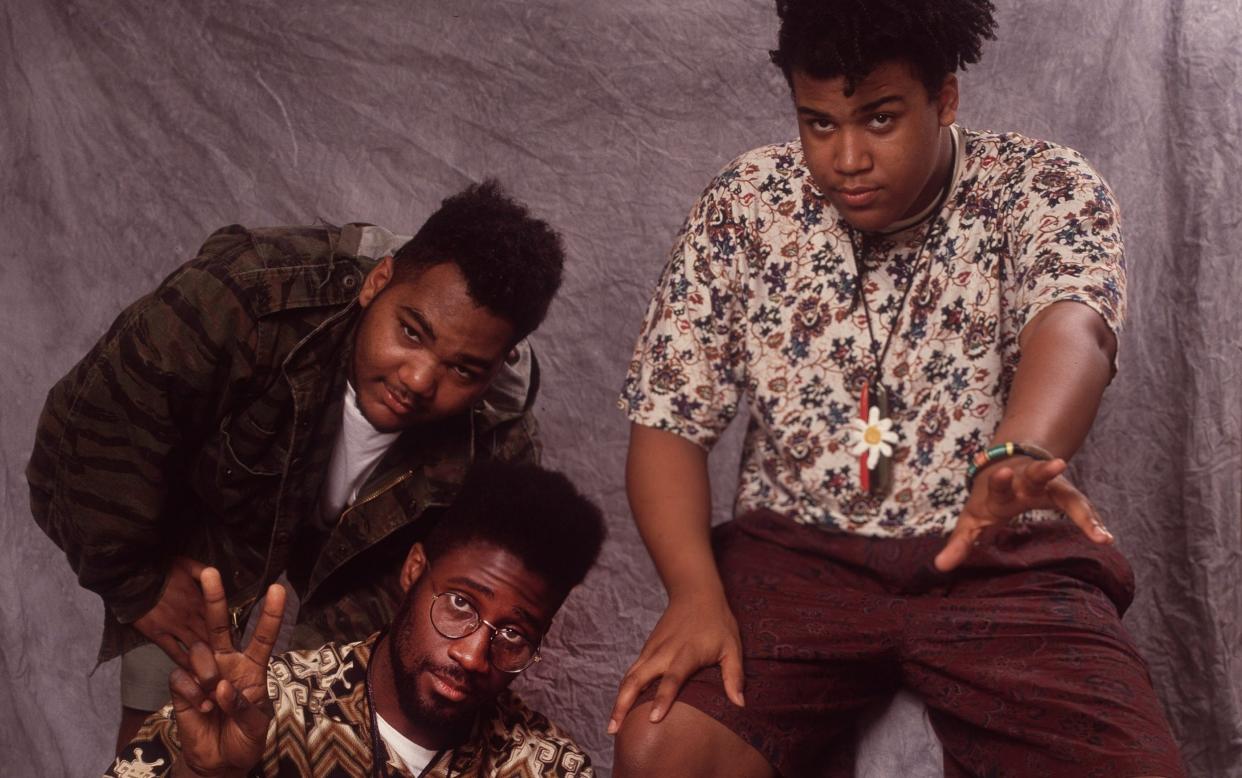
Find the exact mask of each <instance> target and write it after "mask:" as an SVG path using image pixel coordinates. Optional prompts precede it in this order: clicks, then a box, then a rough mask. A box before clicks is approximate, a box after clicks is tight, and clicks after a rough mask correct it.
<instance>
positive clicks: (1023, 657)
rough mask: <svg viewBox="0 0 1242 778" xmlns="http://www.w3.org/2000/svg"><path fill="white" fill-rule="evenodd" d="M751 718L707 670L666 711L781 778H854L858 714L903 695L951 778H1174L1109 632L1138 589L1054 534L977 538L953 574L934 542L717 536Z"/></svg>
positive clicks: (732, 532) (741, 524) (744, 526)
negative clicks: (729, 736)
mask: <svg viewBox="0 0 1242 778" xmlns="http://www.w3.org/2000/svg"><path fill="white" fill-rule="evenodd" d="M713 544H714V546H715V551H716V559H717V563H718V564H719V567H720V572H721V577H722V578H723V580H724V585H725V590H726V592H727V594H728V597H729V603H730V605H731V606H732V608H733V612H734V614H735V615H736V617H737V620H738V624H739V626H740V628H741V633H742V647H743V653H744V662H745V672H746V707H745V708H737V707H735V706H734V705H732V704H731V703H729V702H728V700H727V699H726V698H725V697H724V694H723V691H722V687H721V681H720V672H719V670H718V669H717V668H709V669H705V670H703V671H700V672H699V673H698V674H697V675H695V676H694V677H693V678H692V679H691V681H690V682H689V683H687V684H686V686H685V688H684V689H683V691H682V693H681V696H680V697H679V699H680V700H681V701H683V702H687V703H689V704H691V705H693V706H695V707H696V708H699V709H700V710H703V711H704V712H706V713H708V714H709V715H711V716H713V717H714V718H716V719H717V720H719V721H721V722H722V723H724V724H725V725H726V726H728V727H729V728H730V729H732V730H733V731H734V732H736V733H737V734H738V735H740V736H741V737H742V738H743V739H744V740H745V741H747V742H748V743H750V744H751V745H753V746H754V747H755V748H757V749H758V750H759V751H760V752H761V753H763V754H764V755H765V756H766V757H767V758H768V759H769V760H770V761H771V762H772V764H773V765H775V766H776V768H777V769H778V770H779V771H780V773H781V774H782V775H783V776H785V778H803V777H804V776H820V775H823V776H849V775H852V769H853V751H854V742H855V735H856V724H857V722H858V721H859V718H860V715H861V714H862V713H863V712H864V710H865V709H867V708H869V707H871V706H873V705H876V704H882V703H883V701H885V700H887V698H889V697H890V696H891V695H892V694H893V693H894V692H895V691H896V689H897V688H898V687H899V686H905V687H907V688H909V689H911V690H912V691H913V692H914V693H915V694H917V695H918V696H920V697H921V698H922V699H923V700H924V701H925V702H926V704H927V707H928V711H929V715H930V717H931V722H932V726H933V727H934V728H935V730H936V733H937V734H938V735H939V737H940V740H941V742H942V744H943V746H944V761H945V773H946V775H947V776H959V775H976V776H988V777H989V778H1001V776H1041V777H1042V776H1107V777H1108V778H1121V777H1122V776H1135V775H1164V776H1182V775H1184V774H1185V772H1184V769H1183V767H1182V763H1181V759H1180V757H1179V755H1178V750H1177V746H1176V745H1175V744H1174V742H1173V739H1172V735H1171V733H1170V730H1169V725H1168V723H1167V721H1166V720H1165V717H1164V714H1163V713H1162V711H1161V708H1160V704H1159V701H1158V700H1157V699H1156V695H1155V693H1154V691H1153V690H1152V685H1151V680H1150V677H1149V676H1148V672H1147V665H1146V663H1145V662H1144V661H1143V659H1142V657H1140V656H1139V654H1138V652H1137V651H1136V650H1135V648H1134V643H1133V641H1132V640H1131V638H1130V636H1129V635H1128V634H1127V633H1126V630H1125V628H1124V627H1123V626H1122V625H1121V619H1120V616H1121V614H1122V613H1123V612H1124V611H1125V609H1126V607H1127V606H1128V605H1129V604H1130V601H1131V599H1132V598H1133V594H1134V577H1133V574H1132V572H1131V571H1130V567H1129V565H1128V564H1127V563H1126V561H1125V559H1124V558H1123V557H1122V556H1121V554H1120V553H1118V552H1117V551H1116V550H1115V549H1113V548H1110V547H1101V546H1095V545H1094V544H1092V543H1091V542H1090V541H1088V540H1087V539H1086V538H1084V537H1083V536H1082V534H1081V532H1080V531H1079V530H1078V528H1077V527H1075V526H1074V525H1072V524H1070V523H1069V522H1068V521H1066V522H1056V523H1049V524H1039V525H1029V526H999V527H993V528H990V529H989V530H988V531H987V532H985V534H984V535H983V536H982V537H981V542H980V543H979V544H978V546H977V547H976V548H975V550H974V551H973V552H972V553H971V555H970V557H969V559H968V560H967V561H966V562H965V563H964V564H963V565H962V566H961V567H960V568H959V569H958V570H956V571H954V572H953V573H952V574H949V575H944V574H940V573H938V572H936V570H935V569H934V567H933V566H932V559H933V558H934V557H935V555H936V554H937V553H938V552H939V550H940V548H941V547H942V546H943V544H944V538H943V537H939V536H934V537H923V538H912V539H903V540H889V539H874V538H864V537H858V536H851V535H846V534H842V533H831V532H825V531H823V530H820V529H817V528H815V527H807V526H802V525H798V524H795V523H794V522H792V521H790V520H789V519H787V518H785V517H782V516H779V515H777V514H774V513H771V512H766V511H758V512H755V513H750V514H747V515H745V516H742V517H740V518H738V519H736V520H735V521H731V522H729V523H727V524H724V525H721V526H719V527H717V528H716V529H715V531H714V533H713Z"/></svg>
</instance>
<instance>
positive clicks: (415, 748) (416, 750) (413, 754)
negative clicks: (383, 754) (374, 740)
mask: <svg viewBox="0 0 1242 778" xmlns="http://www.w3.org/2000/svg"><path fill="white" fill-rule="evenodd" d="M375 722H376V724H378V725H379V736H380V739H381V740H383V741H384V745H385V746H387V747H388V753H389V754H391V755H392V756H394V757H395V758H396V759H397V761H399V762H400V763H401V767H402V768H404V769H405V771H406V772H408V773H409V774H410V775H418V774H419V773H421V772H422V771H423V770H426V769H427V765H429V764H431V762H432V760H434V759H435V758H436V752H435V751H432V750H431V749H428V748H423V747H422V746H420V745H419V744H418V743H415V742H414V741H413V740H410V739H409V738H408V737H406V736H405V735H402V734H401V733H400V732H398V731H397V730H396V729H395V728H394V727H393V726H392V725H391V724H389V723H388V722H387V721H384V717H383V716H381V715H379V711H376V712H375Z"/></svg>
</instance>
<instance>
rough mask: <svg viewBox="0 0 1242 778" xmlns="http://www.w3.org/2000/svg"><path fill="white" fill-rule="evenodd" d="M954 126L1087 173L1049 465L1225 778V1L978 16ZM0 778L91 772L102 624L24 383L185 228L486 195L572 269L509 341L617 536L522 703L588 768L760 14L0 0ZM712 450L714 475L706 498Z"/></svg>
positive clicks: (197, 233) (640, 564)
mask: <svg viewBox="0 0 1242 778" xmlns="http://www.w3.org/2000/svg"><path fill="white" fill-rule="evenodd" d="M998 4H999V5H1001V6H1003V7H1002V8H1001V9H1000V12H999V17H1000V22H1001V27H1000V40H998V41H996V42H994V43H992V44H990V45H989V46H988V47H987V49H986V56H985V62H984V64H982V65H980V66H978V67H976V68H975V69H973V70H971V71H970V72H969V73H967V74H966V76H965V77H964V79H963V89H962V101H963V108H962V120H963V123H965V124H968V125H970V126H976V127H983V128H992V129H1016V130H1020V131H1023V132H1026V133H1028V134H1031V135H1035V136H1038V137H1045V138H1050V139H1053V140H1057V141H1060V142H1063V143H1066V144H1068V145H1071V146H1074V147H1076V148H1078V149H1080V150H1081V151H1083V152H1084V153H1085V154H1086V155H1087V156H1088V158H1090V159H1091V160H1092V161H1093V162H1094V163H1095V164H1096V166H1097V167H1098V168H1099V169H1100V170H1101V171H1102V172H1103V173H1104V174H1105V176H1106V177H1107V178H1108V179H1109V180H1110V181H1111V183H1112V184H1113V186H1114V188H1115V189H1116V191H1117V194H1118V196H1119V198H1120V201H1121V203H1122V206H1123V209H1124V214H1125V216H1126V217H1127V218H1126V227H1127V239H1128V240H1127V242H1128V245H1129V249H1130V250H1129V258H1130V271H1131V323H1130V325H1129V326H1128V328H1127V329H1126V331H1125V333H1124V335H1123V338H1122V346H1123V356H1122V369H1121V373H1120V374H1119V376H1118V378H1117V380H1116V381H1115V382H1114V384H1113V386H1112V388H1111V390H1110V391H1109V394H1108V396H1107V398H1106V403H1105V407H1104V409H1103V411H1102V414H1101V418H1100V420H1099V422H1098V423H1097V424H1096V428H1095V432H1094V433H1093V435H1092V437H1091V439H1090V442H1089V444H1088V446H1087V450H1086V451H1085V452H1084V453H1083V454H1082V455H1081V457H1080V458H1079V459H1078V460H1077V461H1076V463H1075V468H1074V469H1075V473H1076V477H1077V478H1078V480H1079V481H1080V482H1082V483H1083V484H1085V485H1086V487H1087V489H1088V491H1089V493H1090V494H1091V495H1092V496H1093V497H1094V498H1095V499H1096V500H1097V501H1098V503H1099V504H1100V506H1101V508H1102V510H1103V512H1104V513H1105V515H1106V517H1107V518H1108V520H1109V523H1110V525H1111V527H1112V528H1113V529H1114V531H1115V532H1116V533H1117V534H1118V536H1119V538H1120V543H1121V547H1122V548H1123V550H1124V551H1125V552H1126V553H1127V554H1128V555H1129V558H1130V559H1131V561H1132V562H1133V564H1134V566H1135V569H1136V571H1137V575H1138V579H1139V586H1140V592H1139V596H1138V600H1137V602H1136V603H1135V605H1134V607H1133V609H1132V610H1131V612H1130V614H1129V615H1128V616H1127V623H1128V625H1129V626H1130V628H1131V630H1132V631H1133V633H1134V634H1135V636H1136V637H1137V639H1138V642H1139V643H1140V645H1141V648H1142V650H1143V652H1144V654H1145V655H1146V656H1147V658H1148V660H1149V661H1150V663H1151V668H1152V674H1153V676H1154V679H1155V683H1156V687H1157V689H1158V690H1159V693H1160V695H1161V697H1162V699H1163V700H1164V701H1165V704H1166V706H1167V709H1168V712H1169V715H1170V717H1171V719H1172V722H1173V727H1174V729H1175V730H1176V733H1177V736H1178V738H1179V739H1180V742H1181V743H1182V744H1183V747H1184V749H1185V755H1186V758H1187V760H1188V762H1189V763H1190V765H1191V766H1192V770H1193V772H1194V774H1195V775H1199V776H1225V775H1242V699H1240V695H1242V669H1239V668H1242V643H1240V641H1239V630H1240V629H1242V619H1240V618H1239V617H1240V615H1242V614H1240V610H1242V608H1240V602H1239V599H1240V596H1242V595H1240V592H1242V586H1240V584H1242V575H1240V573H1239V556H1240V554H1242V529H1240V525H1242V522H1240V521H1239V511H1240V507H1242V487H1240V486H1239V476H1240V475H1242V444H1240V442H1239V439H1240V433H1242V388H1240V385H1242V382H1240V381H1239V380H1238V379H1239V378H1240V377H1242V376H1239V357H1240V356H1242V354H1240V353H1239V352H1240V350H1242V348H1240V345H1242V321H1240V318H1242V316H1240V314H1239V308H1238V306H1237V305H1236V302H1237V299H1238V298H1239V296H1242V277H1240V275H1239V273H1238V271H1237V270H1236V267H1235V266H1236V261H1237V260H1236V256H1235V250H1236V248H1237V246H1238V244H1239V242H1240V240H1239V239H1240V238H1242V227H1240V225H1242V206H1240V205H1239V202H1240V201H1242V185H1240V184H1239V172H1240V171H1239V137H1240V135H1239V131H1240V129H1242V128H1240V116H1239V113H1240V108H1242V98H1240V97H1239V95H1240V94H1242V88H1240V87H1242V84H1240V83H1239V67H1240V65H1242V55H1240V54H1239V48H1238V43H1237V36H1238V31H1239V29H1240V28H1242V6H1240V4H1239V2H1238V0H1224V1H1223V2H1222V1H1221V0H1091V1H1090V2H1082V0H1037V1H1031V0H1027V1H1026V2H1021V3H1019V2H1016V0H1010V1H1008V2H1006V0H998ZM0 6H2V7H0V234H2V235H3V243H2V244H0V252H2V253H0V281H2V284H0V333H2V334H0V339H2V340H0V342H2V343H3V354H4V360H3V365H4V369H3V371H0V396H2V397H3V404H2V407H0V441H2V444H3V451H2V454H0V456H2V457H3V479H4V480H3V486H4V507H3V516H2V520H0V628H2V630H3V635H4V640H3V643H2V644H0V646H2V647H0V665H2V668H0V732H3V735H0V739H2V740H0V742H2V745H0V765H4V767H3V768H0V771H3V772H4V773H6V774H23V775H48V776H51V775H74V776H79V775H81V776H86V775H92V774H98V773H99V772H100V770H101V769H102V767H103V766H104V765H105V764H106V763H107V761H108V754H109V749H110V740H111V737H112V734H113V732H114V727H115V723H116V715H117V707H116V696H115V695H116V680H117V678H116V676H117V668H116V667H115V665H105V666H104V667H102V668H101V669H100V670H99V671H98V672H96V673H95V674H94V675H93V676H88V673H89V672H90V669H91V665H92V662H93V657H94V654H95V647H96V639H97V634H98V627H99V622H100V619H101V614H102V609H101V606H100V603H99V601H98V599H97V598H96V597H95V596H94V595H92V594H88V593H86V592H83V591H82V590H80V589H79V588H78V587H77V585H76V583H75V580H74V578H73V576H72V574H71V573H70V571H69V569H68V567H67V565H66V564H65V562H64V558H63V556H62V555H61V553H60V552H59V551H58V550H57V549H56V548H55V547H54V546H53V545H52V544H51V543H50V542H49V541H48V540H47V539H46V538H45V537H44V536H43V535H42V534H41V533H40V532H39V530H38V529H37V528H36V527H35V525H34V524H33V522H32V521H31V520H30V516H29V510H28V506H27V490H26V483H25V479H24V477H23V472H24V468H25V464H26V459H27V456H28V453H29V448H30V445H31V441H32V436H33V430H34V424H35V419H36V418H37V414H38V411H39V408H40V407H41V404H42V401H43V396H44V393H45V391H46V390H47V388H48V387H49V386H50V385H51V384H52V383H53V382H54V381H55V380H56V378H58V377H59V376H60V375H62V374H63V373H64V372H65V371H66V370H67V369H68V367H69V366H70V365H71V364H72V363H73V362H74V361H75V360H76V359H78V358H79V357H80V356H81V355H82V354H83V353H84V352H85V351H86V350H87V348H89V346H90V345H91V344H92V342H93V341H94V340H95V339H96V338H97V337H98V336H99V335H100V334H101V332H102V331H103V329H104V328H105V326H106V325H107V324H108V323H109V322H110V321H111V319H112V317H113V316H115V314H116V313H117V312H118V311H119V310H120V308H121V307H122V305H124V304H125V303H127V302H128V301H130V300H131V299H132V298H134V297H136V296H137V295H139V294H140V293H142V292H144V291H146V290H147V289H148V288H149V287H151V286H153V285H154V284H155V283H156V282H157V281H158V280H159V279H160V278H162V277H163V276H164V275H166V274H167V273H168V272H169V271H170V270H171V269H172V268H173V267H174V266H175V265H176V264H178V263H180V262H182V261H184V260H185V259H188V258H189V257H191V256H192V255H193V253H194V251H195V249H196V248H197V246H198V245H199V243H200V242H201V241H202V239H203V238H204V237H205V236H206V235H207V234H208V233H209V232H210V231H211V230H212V229H214V228H216V227H218V226H220V225H223V224H228V223H231V222H241V223H244V224H248V225H275V224H290V223H307V222H309V221H311V220H313V219H316V218H322V219H326V220H328V221H332V222H336V223H340V222H343V221H348V220H367V221H372V222H375V223H379V224H382V225H385V226H388V227H390V228H393V229H396V230H402V231H410V230H412V229H414V228H415V227H416V226H417V225H418V224H419V223H421V221H422V219H423V218H424V217H425V216H426V215H427V214H428V213H429V212H430V210H431V209H432V208H433V207H434V206H435V204H436V203H437V202H438V201H439V199H441V198H442V197H444V196H445V195H447V194H449V193H451V192H454V191H456V190H458V189H460V188H461V187H462V186H464V185H465V184H466V183H467V182H469V181H473V180H477V179H480V178H482V177H485V176H491V175H495V176H499V177H500V178H501V179H502V180H503V181H504V182H505V183H506V184H507V185H508V186H509V187H510V188H511V189H512V190H513V191H514V192H515V193H516V194H517V195H518V196H519V197H521V198H523V199H524V200H526V201H528V202H529V203H530V204H531V205H532V206H533V208H534V209H535V210H536V211H537V212H538V213H540V214H542V215H544V216H546V217H547V218H549V219H550V220H551V221H552V222H553V223H554V224H556V225H557V226H559V227H560V229H562V230H563V232H564V234H565V236H566V239H567V243H568V247H569V250H570V253H571V255H572V262H571V264H570V266H569V270H568V279H567V283H566V284H565V288H564V291H563V293H562V295H561V297H560V299H559V300H558V302H557V303H556V304H555V306H554V307H553V310H552V313H551V317H550V319H549V321H548V323H547V324H546V325H545V327H544V328H543V329H542V331H540V332H539V333H538V335H537V338H536V343H537V347H538V348H539V349H540V353H541V355H542V357H543V362H544V366H545V370H546V376H547V380H546V382H545V391H544V393H543V394H542V396H541V400H540V403H539V412H540V415H541V418H542V422H543V427H544V430H545V431H546V440H547V451H548V457H547V458H548V462H549V463H550V464H551V465H553V466H556V467H559V468H563V469H565V470H567V471H568V472H569V473H570V474H571V475H572V476H573V477H574V478H575V479H576V480H577V481H579V482H580V483H582V484H583V485H584V486H585V488H586V490H587V491H588V492H589V493H590V494H592V495H593V496H595V497H596V498H598V499H599V500H600V501H601V502H602V503H603V504H604V506H605V507H606V508H607V510H608V513H609V518H610V524H611V527H612V540H611V542H610V545H609V546H608V548H607V551H606V553H605V555H604V558H603V560H602V563H601V564H600V566H599V569H598V570H596V571H595V572H594V573H593V574H592V576H591V577H590V578H589V579H588V582H587V584H586V586H585V587H584V588H583V589H581V590H580V591H578V592H577V593H576V594H575V595H574V596H573V597H572V598H571V600H570V601H569V603H568V605H567V606H566V610H565V611H564V613H563V616H562V618H561V620H560V623H559V627H558V628H557V629H556V630H555V633H554V636H553V638H552V645H551V647H550V649H549V650H548V654H549V658H550V659H551V660H552V661H549V662H545V663H543V664H542V665H540V666H539V668H538V669H537V671H536V672H532V673H531V674H530V675H531V677H530V678H528V679H525V680H524V681H523V682H522V684H523V686H524V687H525V688H526V689H527V693H528V695H529V696H530V697H532V698H534V700H535V702H537V703H538V704H540V705H541V706H542V707H544V708H545V709H547V710H548V711H550V712H552V713H553V715H555V716H556V718H558V719H559V720H561V721H562V722H563V723H564V724H565V725H567V726H568V727H569V729H570V730H572V731H573V732H574V733H575V734H576V735H577V736H578V738H579V739H580V740H581V741H582V742H583V743H584V745H586V746H588V747H589V749H590V750H591V751H592V752H593V753H594V754H595V756H596V759H597V761H598V762H599V764H600V765H601V766H602V767H603V768H604V769H603V770H601V773H602V774H604V775H606V774H607V773H608V770H607V766H608V765H609V764H610V763H611V753H612V752H611V743H610V741H609V739H608V738H607V737H606V736H605V735H604V734H603V723H604V719H605V716H606V713H607V710H608V708H609V706H610V705H611V702H612V697H613V693H614V690H615V688H616V683H617V681H618V678H619V676H620V674H621V672H622V670H623V669H624V667H625V666H626V665H627V664H628V662H629V661H630V660H631V659H632V658H633V656H634V654H635V653H636V652H637V650H638V648H639V646H640V645H641V641H642V639H643V638H644V636H645V635H646V632H647V630H648V629H649V628H650V627H651V625H652V624H653V623H654V621H655V619H656V617H657V615H658V613H659V611H660V609H661V608H662V606H663V594H662V591H661V589H660V587H659V585H658V583H657V582H656V580H655V577H654V574H653V570H652V567H651V565H650V563H649V562H648V560H647V557H646V555H645V553H644V552H643V549H642V547H641V544H640V542H639V540H638V537H637V534H636V533H635V531H634V529H633V527H632V525H631V523H630V520H629V517H628V513H627V510H626V506H625V499H624V494H623V488H622V461H623V455H624V450H625V444H626V423H625V421H624V420H623V418H622V417H621V415H620V413H618V412H617V411H615V410H614V409H613V402H614V397H615V393H616V390H617V388H618V387H619V384H620V381H621V377H622V375H623V372H624V367H625V363H626V361H627V359H628V358H629V354H630V348H631V345H632V340H633V338H634V335H635V333H636V330H637V326H638V323H639V318H640V315H641V311H642V310H643V306H644V305H645V304H646V302H647V297H648V295H649V293H650V291H651V289H652V287H653V285H654V282H655V279H656V275H657V273H658V272H659V269H660V267H661V266H662V263H663V262H664V257H665V253H666V250H667V247H668V246H669V245H670V241H671V239H672V237H673V234H674V232H675V230H676V229H677V227H678V225H679V223H680V222H681V220H682V218H683V217H684V215H685V213H686V212H687V211H688V209H689V207H690V204H691V202H692V200H693V199H694V197H695V196H696V195H697V194H698V192H699V191H700V190H701V188H702V187H703V186H704V184H705V183H706V182H707V180H708V179H709V177H710V176H711V175H712V174H713V173H714V172H715V171H716V170H717V169H718V168H719V167H720V166H721V165H723V164H724V163H725V162H726V161H727V160H728V159H730V158H731V157H733V156H734V155H735V154H737V153H739V152H741V151H742V150H744V149H747V148H749V147H752V146H756V145H759V144H762V143H767V142H772V141H775V140H781V139H785V138H788V137H790V136H792V134H793V133H794V125H793V121H792V113H791V111H790V110H789V105H788V96H787V93H786V91H785V87H784V84H783V82H782V80H781V77H780V75H779V73H778V72H777V71H776V70H775V69H774V68H772V67H771V66H769V65H768V64H767V60H766V49H767V48H768V47H769V46H770V45H771V43H772V41H773V39H774V34H775V20H774V14H773V13H772V11H771V5H770V3H768V2H759V1H758V0H673V1H672V2H670V0H630V1H629V2H615V0H614V1H605V0H527V1H526V2H518V1H513V2H501V1H500V0H491V1H490V2H486V1H484V0H457V1H456V2H430V1H429V0H424V2H408V0H387V1H386V2H370V3H359V2H352V1H351V0H332V1H331V2H326V1H324V0H306V1H305V2H300V3H296V4H295V3H280V2H278V1H277V0H246V1H245V2H242V1H238V2H225V1H223V0H200V1H198V2H183V1H171V2H170V1H165V2H159V1H157V0H146V1H139V0H97V1H96V2H90V3H86V2H81V3H80V2H71V1H70V0H60V1H59V2H48V1H47V0H4V2H3V3H2V4H0ZM736 451H737V447H736V436H734V437H732V438H730V440H729V442H728V444H727V445H726V446H724V447H723V449H722V450H721V451H720V452H718V454H717V455H716V456H715V457H714V460H713V461H714V468H715V472H716V473H717V474H718V478H717V483H716V486H717V488H716V492H715V494H716V499H717V514H718V516H719V517H720V518H723V517H724V516H725V515H726V514H727V511H728V504H729V489H728V485H729V481H730V480H731V477H732V471H733V469H734V468H735V466H736Z"/></svg>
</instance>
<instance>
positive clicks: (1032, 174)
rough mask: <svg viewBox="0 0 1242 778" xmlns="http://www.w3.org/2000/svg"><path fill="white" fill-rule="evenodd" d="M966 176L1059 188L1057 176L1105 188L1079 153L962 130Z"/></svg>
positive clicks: (1043, 142)
mask: <svg viewBox="0 0 1242 778" xmlns="http://www.w3.org/2000/svg"><path fill="white" fill-rule="evenodd" d="M961 132H962V139H963V146H964V152H965V153H964V155H963V156H964V166H965V170H964V171H963V172H964V175H965V176H966V177H977V178H978V179H980V180H988V179H991V180H994V181H997V182H1000V183H1007V184H1010V185H1018V186H1035V187H1044V188H1047V187H1049V186H1053V187H1055V186H1057V185H1058V184H1059V183H1061V182H1060V181H1059V180H1058V178H1059V177H1058V173H1060V174H1064V175H1067V176H1072V177H1074V178H1076V179H1079V180H1081V179H1083V178H1086V179H1090V180H1092V181H1098V182H1099V183H1100V184H1101V185H1105V184H1104V180H1103V177H1102V176H1101V175H1100V174H1099V172H1098V171H1096V169H1095V168H1094V167H1093V166H1092V165H1091V163H1090V162H1088V161H1087V158H1086V157H1084V156H1083V155H1082V154H1081V153H1079V152H1078V151H1076V150H1074V149H1072V148H1070V147H1068V146H1063V145H1061V144H1059V143H1053V142H1051V141H1046V140H1039V139H1037V138H1030V137H1027V136H1025V135H1022V134H1020V133H1016V132H1003V133H1002V132H988V131H979V130H969V129H965V128H962V131H961Z"/></svg>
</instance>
